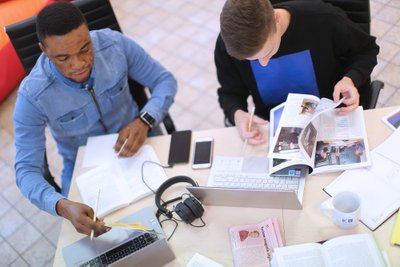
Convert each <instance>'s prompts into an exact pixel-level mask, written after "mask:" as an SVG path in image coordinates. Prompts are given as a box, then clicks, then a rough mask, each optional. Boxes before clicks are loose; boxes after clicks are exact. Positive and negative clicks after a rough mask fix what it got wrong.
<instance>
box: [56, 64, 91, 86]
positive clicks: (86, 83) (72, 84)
mask: <svg viewBox="0 0 400 267" xmlns="http://www.w3.org/2000/svg"><path fill="white" fill-rule="evenodd" d="M49 64H50V69H51V70H52V71H53V73H54V74H55V75H56V77H57V78H59V79H60V80H61V81H62V82H63V83H64V84H66V85H68V86H69V87H72V88H74V89H82V88H92V87H93V83H94V76H95V69H94V64H93V65H92V70H91V72H90V76H89V79H87V80H86V81H84V82H82V83H77V82H74V81H72V80H70V79H68V78H67V77H65V76H64V75H62V74H61V73H60V72H59V71H58V69H57V68H56V66H54V64H53V62H51V60H49Z"/></svg>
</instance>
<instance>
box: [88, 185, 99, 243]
mask: <svg viewBox="0 0 400 267" xmlns="http://www.w3.org/2000/svg"><path fill="white" fill-rule="evenodd" d="M99 198H100V188H99V191H98V192H97V199H96V208H95V210H94V214H93V222H94V223H96V217H97V210H98V208H99ZM93 236H94V229H92V231H90V240H93Z"/></svg>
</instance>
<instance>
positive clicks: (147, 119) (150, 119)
mask: <svg viewBox="0 0 400 267" xmlns="http://www.w3.org/2000/svg"><path fill="white" fill-rule="evenodd" d="M140 118H142V120H143V121H144V122H145V123H146V124H148V125H149V126H150V127H153V124H154V122H155V119H154V118H153V117H152V116H151V115H150V114H149V113H147V112H143V113H142V114H141V115H140Z"/></svg>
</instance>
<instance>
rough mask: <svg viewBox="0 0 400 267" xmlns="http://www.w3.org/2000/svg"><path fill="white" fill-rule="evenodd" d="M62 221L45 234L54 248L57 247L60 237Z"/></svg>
mask: <svg viewBox="0 0 400 267" xmlns="http://www.w3.org/2000/svg"><path fill="white" fill-rule="evenodd" d="M61 222H62V221H61V220H60V221H59V222H57V223H56V224H54V225H53V227H52V228H51V229H50V230H49V231H48V232H47V233H45V236H46V238H47V239H48V240H49V241H50V242H51V244H53V246H55V247H56V246H57V242H58V236H59V235H60V231H61Z"/></svg>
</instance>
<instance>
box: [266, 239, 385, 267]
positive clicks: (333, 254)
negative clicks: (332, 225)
mask: <svg viewBox="0 0 400 267" xmlns="http://www.w3.org/2000/svg"><path fill="white" fill-rule="evenodd" d="M271 263H272V264H271V265H272V266H273V267H274V266H279V267H285V266H297V267H309V266H326V267H330V266H332V267H333V266H349V267H350V266H352V267H353V266H363V267H381V266H387V265H386V262H385V259H384V257H383V255H382V252H381V251H380V250H379V248H378V245H377V244H376V242H375V239H374V237H373V236H372V235H370V234H354V235H346V236H340V237H336V238H332V239H330V240H328V241H326V242H324V243H323V244H320V243H306V244H300V245H294V246H287V247H281V248H276V249H275V250H274V255H273V259H272V262H271Z"/></svg>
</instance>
